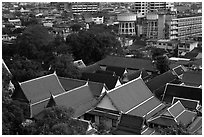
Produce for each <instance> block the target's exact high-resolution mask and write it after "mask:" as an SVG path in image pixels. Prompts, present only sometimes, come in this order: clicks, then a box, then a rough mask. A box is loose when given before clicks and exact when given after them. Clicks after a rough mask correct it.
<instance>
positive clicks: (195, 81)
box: [181, 71, 202, 86]
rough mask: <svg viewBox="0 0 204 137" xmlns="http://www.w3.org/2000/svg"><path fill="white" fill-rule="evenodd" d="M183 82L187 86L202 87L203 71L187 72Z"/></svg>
mask: <svg viewBox="0 0 204 137" xmlns="http://www.w3.org/2000/svg"><path fill="white" fill-rule="evenodd" d="M181 81H182V82H183V83H184V84H185V85H189V86H200V85H202V71H187V72H185V73H184V74H183V77H182V80H181Z"/></svg>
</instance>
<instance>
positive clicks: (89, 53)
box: [66, 28, 122, 64]
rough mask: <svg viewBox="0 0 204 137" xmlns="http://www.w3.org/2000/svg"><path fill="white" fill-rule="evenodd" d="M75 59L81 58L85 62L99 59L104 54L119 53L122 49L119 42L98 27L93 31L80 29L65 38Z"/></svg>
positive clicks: (88, 62)
mask: <svg viewBox="0 0 204 137" xmlns="http://www.w3.org/2000/svg"><path fill="white" fill-rule="evenodd" d="M66 42H67V44H68V45H69V46H70V48H71V51H72V53H73V56H74V57H75V59H76V60H78V59H82V60H83V61H84V62H85V64H90V63H94V62H96V61H99V60H101V59H102V58H103V57H104V56H105V55H110V54H119V53H120V52H121V51H122V49H121V47H120V42H119V41H118V40H117V39H116V37H115V36H114V35H113V34H111V33H110V32H108V31H101V30H100V28H99V29H98V31H97V29H96V30H95V31H93V30H92V29H90V30H88V31H80V32H79V33H74V34H71V35H69V36H68V37H67V39H66Z"/></svg>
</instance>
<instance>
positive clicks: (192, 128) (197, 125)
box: [188, 117, 202, 133]
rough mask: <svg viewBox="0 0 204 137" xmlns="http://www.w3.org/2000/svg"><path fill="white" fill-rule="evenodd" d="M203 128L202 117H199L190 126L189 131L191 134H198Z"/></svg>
mask: <svg viewBox="0 0 204 137" xmlns="http://www.w3.org/2000/svg"><path fill="white" fill-rule="evenodd" d="M201 127H202V117H197V118H196V119H195V120H194V121H193V122H192V123H191V124H190V125H189V126H188V131H189V132H191V133H194V132H196V131H197V130H198V129H200V128H201Z"/></svg>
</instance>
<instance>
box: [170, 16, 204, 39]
mask: <svg viewBox="0 0 204 137" xmlns="http://www.w3.org/2000/svg"><path fill="white" fill-rule="evenodd" d="M168 24H169V25H170V39H186V38H188V37H192V36H199V35H201V34H202V15H200V14H197V15H189V16H178V17H177V18H173V19H171V20H170V21H169V22H168Z"/></svg>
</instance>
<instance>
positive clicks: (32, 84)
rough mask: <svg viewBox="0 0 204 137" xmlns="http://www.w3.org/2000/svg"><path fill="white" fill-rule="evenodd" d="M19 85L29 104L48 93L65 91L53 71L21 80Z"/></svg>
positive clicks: (43, 97)
mask: <svg viewBox="0 0 204 137" xmlns="http://www.w3.org/2000/svg"><path fill="white" fill-rule="evenodd" d="M20 86H21V88H22V90H23V92H24V94H25V96H26V98H27V99H28V100H29V101H30V103H31V104H33V103H36V102H38V101H41V100H44V99H47V98H49V97H50V94H52V95H57V94H61V93H64V92H65V91H64V89H63V87H62V86H61V84H60V82H59V80H58V78H57V75H56V74H55V73H54V74H50V75H46V76H42V77H39V78H35V79H32V80H28V81H25V82H22V83H20Z"/></svg>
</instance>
